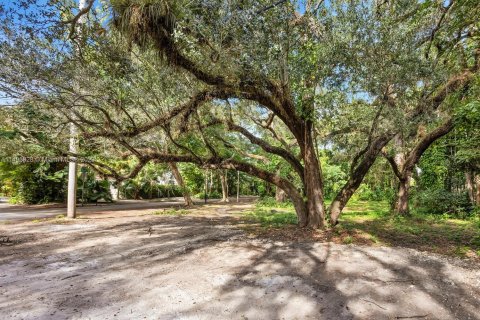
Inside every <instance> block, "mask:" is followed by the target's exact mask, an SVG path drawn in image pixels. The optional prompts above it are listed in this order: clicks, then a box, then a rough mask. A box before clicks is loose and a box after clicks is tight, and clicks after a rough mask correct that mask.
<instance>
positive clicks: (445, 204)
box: [414, 190, 475, 218]
mask: <svg viewBox="0 0 480 320" xmlns="http://www.w3.org/2000/svg"><path fill="white" fill-rule="evenodd" d="M414 204H415V207H416V209H417V211H418V212H419V213H428V214H445V213H447V214H453V215H455V216H457V217H460V218H466V217H468V216H472V215H474V214H475V210H474V208H473V207H472V205H471V203H470V201H469V199H468V195H467V193H465V192H462V193H453V192H448V191H445V190H432V191H427V190H424V191H421V192H418V193H417V194H416V196H415V199H414Z"/></svg>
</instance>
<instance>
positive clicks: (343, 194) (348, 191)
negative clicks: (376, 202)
mask: <svg viewBox="0 0 480 320" xmlns="http://www.w3.org/2000/svg"><path fill="white" fill-rule="evenodd" d="M392 138H393V134H385V135H382V136H379V137H377V138H376V139H375V140H374V141H372V143H371V144H370V147H369V148H368V150H367V151H366V152H365V154H364V155H363V159H362V161H360V163H359V164H358V165H356V166H355V168H354V169H353V170H352V171H351V173H350V178H349V179H348V181H347V183H345V185H344V186H343V188H342V190H340V191H339V192H338V193H337V196H336V197H335V199H334V200H333V202H332V204H331V205H330V223H331V224H332V225H336V224H337V223H338V217H339V216H340V214H341V213H342V210H343V208H345V205H346V204H347V202H348V200H350V198H351V197H352V195H353V194H354V193H355V191H356V190H357V189H358V187H360V184H361V183H362V181H363V178H365V175H366V174H367V173H368V170H370V167H371V166H372V165H373V164H374V163H375V160H376V159H377V156H378V154H379V153H380V151H381V150H382V148H383V147H385V146H386V145H387V143H388V142H389V141H390V140H391V139H392Z"/></svg>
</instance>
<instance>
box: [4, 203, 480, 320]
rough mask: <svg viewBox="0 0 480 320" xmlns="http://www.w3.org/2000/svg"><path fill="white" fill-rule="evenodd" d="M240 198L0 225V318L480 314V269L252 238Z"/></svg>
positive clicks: (421, 257)
mask: <svg viewBox="0 0 480 320" xmlns="http://www.w3.org/2000/svg"><path fill="white" fill-rule="evenodd" d="M249 206H250V205H249V204H247V203H240V204H236V203H234V204H230V205H219V204H218V205H216V204H212V205H208V206H201V207H197V208H196V209H194V210H192V211H193V212H191V213H190V214H188V215H180V216H165V215H152V214H151V212H152V210H142V211H135V212H132V211H128V212H127V211H125V212H121V211H117V212H105V213H102V214H101V215H98V214H97V215H86V216H84V217H83V218H82V219H79V220H76V221H74V222H72V221H66V220H53V221H46V222H41V223H32V222H22V223H17V224H6V225H0V244H1V245H0V318H1V319H462V320H466V319H480V266H479V265H478V263H476V262H473V261H468V260H460V259H456V258H447V257H443V256H438V255H434V254H431V253H423V252H418V251H415V250H412V249H405V248H387V247H368V246H357V245H340V244H334V243H328V242H327V243H322V242H311V241H296V242H291V241H279V240H275V239H268V238H257V237H255V236H253V235H249V234H247V233H245V232H244V231H242V219H241V218H240V217H241V216H240V215H238V212H239V211H241V210H245V209H248V207H249Z"/></svg>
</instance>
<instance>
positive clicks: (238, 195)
mask: <svg viewBox="0 0 480 320" xmlns="http://www.w3.org/2000/svg"><path fill="white" fill-rule="evenodd" d="M239 201H240V171H237V202H239Z"/></svg>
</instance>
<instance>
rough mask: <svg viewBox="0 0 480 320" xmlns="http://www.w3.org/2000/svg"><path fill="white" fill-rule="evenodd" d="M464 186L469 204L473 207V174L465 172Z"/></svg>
mask: <svg viewBox="0 0 480 320" xmlns="http://www.w3.org/2000/svg"><path fill="white" fill-rule="evenodd" d="M465 185H466V187H467V193H468V199H470V203H471V204H473V205H475V190H474V181H473V173H472V171H470V170H468V171H466V172H465Z"/></svg>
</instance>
